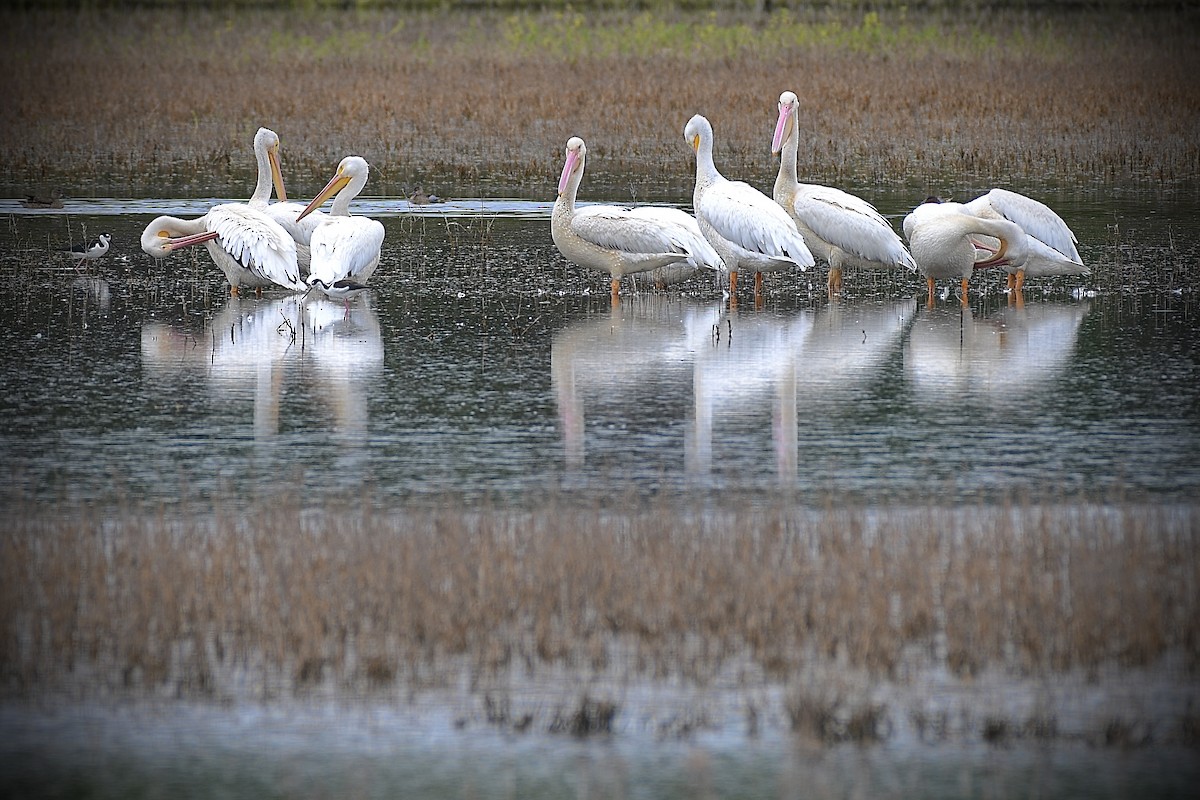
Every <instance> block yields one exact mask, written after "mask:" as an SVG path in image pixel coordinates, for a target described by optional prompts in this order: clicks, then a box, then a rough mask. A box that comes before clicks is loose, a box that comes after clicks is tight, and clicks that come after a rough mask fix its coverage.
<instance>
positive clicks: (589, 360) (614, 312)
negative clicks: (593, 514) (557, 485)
mask: <svg viewBox="0 0 1200 800" xmlns="http://www.w3.org/2000/svg"><path fill="white" fill-rule="evenodd" d="M690 309H691V306H690V304H688V303H687V302H686V301H684V300H682V299H681V298H679V297H677V296H671V295H658V294H640V295H636V296H633V297H630V298H626V301H625V302H622V303H620V304H619V305H616V306H613V307H612V309H611V310H608V311H606V312H605V313H602V314H597V315H595V316H592V317H589V318H587V319H585V320H581V321H579V322H576V323H574V324H572V325H570V326H568V327H566V328H564V329H563V330H562V331H560V332H558V333H557V334H555V336H554V341H553V343H552V344H551V348H550V374H551V383H552V385H553V387H554V394H555V398H556V399H557V402H558V416H559V424H560V426H561V429H562V437H563V445H564V449H565V453H566V462H567V466H568V467H571V468H577V467H580V466H582V465H583V462H584V455H585V409H586V408H587V406H588V405H590V404H594V405H595V406H596V407H598V408H619V409H620V410H621V411H622V412H623V416H626V417H645V416H646V415H648V414H653V413H660V414H661V413H663V409H662V405H661V404H662V402H663V401H664V397H663V396H662V395H663V394H667V395H669V394H670V392H669V391H668V392H665V393H664V392H659V391H657V389H661V388H663V387H662V383H663V381H664V380H665V381H668V382H669V381H671V380H672V378H675V379H677V381H678V382H683V381H686V377H687V374H688V369H689V362H690V361H691V354H690V352H689V349H688V343H687V340H686V336H685V333H686V331H685V329H684V326H683V324H682V320H683V318H684V317H685V315H687V314H688V313H690Z"/></svg>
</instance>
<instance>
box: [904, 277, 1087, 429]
mask: <svg viewBox="0 0 1200 800" xmlns="http://www.w3.org/2000/svg"><path fill="white" fill-rule="evenodd" d="M1089 308H1090V305H1089V303H1087V302H1086V301H1084V302H1077V303H1021V304H1015V305H1009V306H1006V307H1003V308H998V309H996V310H993V311H988V312H985V313H982V314H976V313H975V312H974V311H973V310H972V309H971V308H959V307H957V306H937V307H935V308H933V309H926V310H922V311H921V312H920V314H919V316H918V318H917V320H916V322H915V323H914V325H913V329H912V334H911V335H910V336H909V338H908V342H907V344H906V346H905V349H904V371H905V380H906V382H907V383H908V384H909V386H910V387H911V388H912V390H913V391H914V393H915V395H916V397H917V399H918V400H919V401H923V402H928V403H932V404H942V403H950V402H961V400H962V399H963V398H964V397H966V396H972V397H974V398H977V399H979V400H981V401H983V402H985V403H987V404H991V405H998V406H1003V405H1006V404H1008V403H1011V402H1016V401H1020V400H1025V399H1026V398H1028V397H1029V396H1030V395H1031V394H1034V393H1036V392H1038V391H1039V390H1042V389H1044V388H1047V387H1049V386H1050V385H1052V384H1053V383H1054V382H1055V381H1056V380H1057V379H1058V378H1059V377H1060V376H1061V374H1062V372H1063V370H1065V369H1066V367H1067V363H1068V361H1069V360H1070V358H1071V355H1072V353H1074V351H1075V346H1076V342H1077V340H1078V336H1079V326H1080V324H1081V323H1082V322H1083V320H1084V318H1085V317H1086V316H1087V314H1088V310H1089Z"/></svg>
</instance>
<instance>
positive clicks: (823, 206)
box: [793, 184, 916, 269]
mask: <svg viewBox="0 0 1200 800" xmlns="http://www.w3.org/2000/svg"><path fill="white" fill-rule="evenodd" d="M793 206H794V208H795V212H796V216H797V217H798V218H799V219H801V220H803V221H804V223H805V224H806V225H808V227H809V228H811V229H812V231H813V233H815V234H816V235H817V236H819V237H820V238H821V239H823V240H824V241H826V242H829V243H830V244H832V245H835V246H837V247H839V248H841V249H842V250H845V251H846V252H847V253H852V254H854V255H856V256H858V257H859V258H862V259H865V260H867V261H875V262H878V263H880V264H887V265H889V266H898V265H904V266H906V267H908V268H909V269H915V268H916V264H914V263H913V260H912V256H911V255H909V253H908V251H907V250H906V249H905V248H904V244H903V243H902V242H901V241H900V237H899V236H897V235H896V232H895V231H894V230H892V226H891V225H889V224H888V221H887V220H886V219H884V218H883V215H881V214H880V213H879V212H878V211H876V210H875V206H873V205H871V204H870V203H868V202H867V201H866V200H863V199H862V198H861V197H855V196H854V195H852V194H850V193H849V192H843V191H842V190H841V189H834V188H833V187H830V186H817V185H814V184H800V188H799V190H798V191H797V192H796V197H795V201H794V203H793Z"/></svg>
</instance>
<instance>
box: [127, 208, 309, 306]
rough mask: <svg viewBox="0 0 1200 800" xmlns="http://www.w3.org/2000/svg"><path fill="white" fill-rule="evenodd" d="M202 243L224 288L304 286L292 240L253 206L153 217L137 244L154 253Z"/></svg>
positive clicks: (232, 291) (234, 291)
mask: <svg viewBox="0 0 1200 800" xmlns="http://www.w3.org/2000/svg"><path fill="white" fill-rule="evenodd" d="M194 244H203V245H204V246H205V247H206V248H207V249H208V254H209V256H211V257H212V260H213V261H214V262H215V263H216V265H217V266H218V267H219V268H220V270H221V272H223V273H224V274H225V278H226V280H228V281H229V293H230V294H231V295H234V296H237V294H238V290H239V287H241V286H247V287H252V288H255V289H258V290H261V289H262V287H264V286H271V285H272V284H278V285H279V286H283V287H286V288H288V289H293V290H299V289H303V288H305V286H304V283H303V282H302V281H301V280H300V268H299V266H298V265H297V263H296V243H295V242H294V241H293V240H292V237H291V236H288V234H287V231H285V230H284V229H283V228H281V227H280V226H279V224H278V223H276V222H275V221H274V220H272V219H271V218H270V217H268V216H267V215H266V214H264V213H263V212H261V211H259V210H258V209H255V208H251V207H250V206H249V205H246V204H243V203H224V204H222V205H219V206H213V207H212V208H210V209H209V210H208V213H207V214H205V215H204V216H202V217H197V218H196V219H179V218H178V217H167V216H163V217H157V218H155V219H154V220H153V221H152V222H151V223H150V224H149V225H147V226H146V229H145V230H144V231H142V249H143V250H145V251H146V252H147V253H148V254H149V255H151V256H153V257H155V258H166V257H167V256H168V255H170V254H171V253H172V252H174V251H175V250H178V249H179V248H181V247H187V246H189V245H194Z"/></svg>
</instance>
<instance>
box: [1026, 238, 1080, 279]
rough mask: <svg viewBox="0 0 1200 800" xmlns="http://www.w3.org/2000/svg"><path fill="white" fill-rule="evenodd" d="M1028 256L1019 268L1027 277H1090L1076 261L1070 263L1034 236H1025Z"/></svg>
mask: <svg viewBox="0 0 1200 800" xmlns="http://www.w3.org/2000/svg"><path fill="white" fill-rule="evenodd" d="M1025 247H1026V249H1027V250H1028V254H1027V255H1026V256H1025V261H1024V263H1022V264H1020V265H1019V266H1021V267H1023V268H1024V270H1025V275H1026V276H1027V277H1034V278H1037V277H1042V276H1046V275H1091V274H1092V271H1091V270H1090V269H1088V268H1087V267H1085V266H1084V265H1083V264H1081V263H1080V262H1078V261H1072V260H1071V259H1069V258H1067V257H1066V256H1065V255H1063V254H1062V253H1060V252H1059V251H1058V250H1055V249H1054V248H1053V247H1051V246H1050V245H1048V244H1046V243H1045V242H1043V241H1042V240H1041V239H1038V238H1037V237H1036V236H1031V235H1029V234H1026V235H1025Z"/></svg>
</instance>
